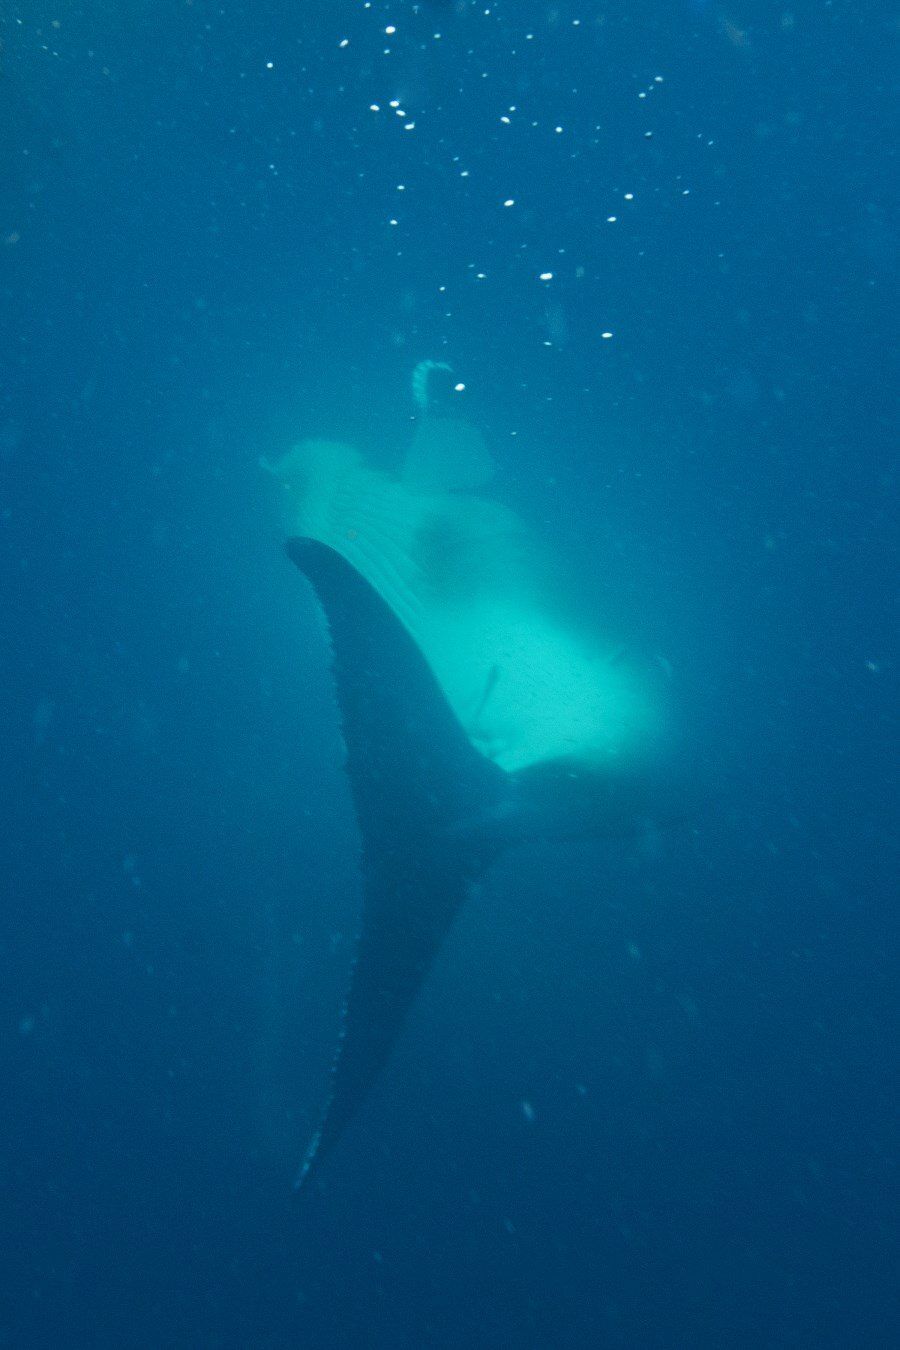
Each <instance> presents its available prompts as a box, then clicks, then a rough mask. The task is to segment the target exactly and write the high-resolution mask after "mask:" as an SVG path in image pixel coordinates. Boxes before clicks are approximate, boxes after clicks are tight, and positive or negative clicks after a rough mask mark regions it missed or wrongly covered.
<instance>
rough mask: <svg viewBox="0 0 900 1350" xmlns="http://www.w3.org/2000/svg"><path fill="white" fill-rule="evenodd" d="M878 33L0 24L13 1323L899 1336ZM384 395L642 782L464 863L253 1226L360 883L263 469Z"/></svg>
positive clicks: (358, 10)
mask: <svg viewBox="0 0 900 1350" xmlns="http://www.w3.org/2000/svg"><path fill="white" fill-rule="evenodd" d="M898 32H900V28H898V17H897V10H896V7H894V6H892V5H889V4H888V3H886V0H872V3H870V4H864V5H860V4H858V3H852V2H851V0H796V3H789V0H779V2H778V3H765V2H764V0H721V3H719V0H708V3H701V0H665V2H664V0H631V3H629V4H627V5H621V4H614V3H612V0H553V3H548V2H547V0H543V2H541V0H478V3H471V0H443V2H442V3H439V2H438V0H418V3H415V2H413V0H302V3H301V2H300V0H293V2H292V3H288V0H254V2H253V3H250V2H249V0H245V3H242V4H232V3H229V0H218V2H217V3H215V2H212V0H210V2H207V0H78V3H75V0H59V2H58V3H57V0H28V2H27V3H26V2H25V0H3V3H2V5H0V268H2V272H0V335H2V341H0V549H2V563H3V565H2V568H0V689H2V701H0V717H2V725H0V782H2V785H3V792H2V797H0V888H2V904H0V1056H2V1086H3V1109H2V1112H0V1233H2V1243H0V1245H2V1252H0V1346H9V1347H12V1348H13V1350H45V1348H46V1347H62V1348H68V1347H78V1348H80V1347H86V1348H87V1347H89V1348H90V1350H118V1348H120V1347H129V1350H130V1348H132V1347H134V1350H159V1348H161V1347H174V1348H178V1350H180V1348H181V1347H184V1350H197V1348H198V1347H203V1348H204V1350H207V1348H209V1350H241V1348H243V1347H248V1348H252V1350H289V1348H292V1347H310V1348H311V1350H338V1348H340V1347H357V1346H359V1347H373V1348H375V1350H382V1348H383V1350H388V1348H389V1350H423V1348H428V1347H434V1348H435V1350H469V1348H471V1350H493V1348H494V1347H502V1346H507V1345H515V1346H523V1347H536V1348H538V1347H540V1350H546V1348H555V1347H560V1348H561V1350H578V1348H580V1347H589V1346H590V1347H593V1346H598V1347H607V1346H608V1347H610V1348H611V1350H612V1348H615V1350H651V1348H652V1350H687V1348H688V1347H690V1350H722V1348H723V1347H740V1348H741V1350H743V1348H744V1347H747V1348H748V1350H749V1348H755V1347H761V1348H762V1347H766V1350H780V1348H781V1347H790V1348H791V1350H801V1348H803V1350H806V1348H807V1347H808V1348H809V1350H813V1348H815V1350H846V1348H847V1347H860V1348H862V1347H872V1348H873V1350H880V1348H881V1347H885V1348H886V1347H888V1346H891V1345H893V1344H896V1343H897V1341H898V1336H900V1309H898V1306H897V1303H898V1301H897V1292H896V1291H897V1285H898V1281H897V1270H898V1255H900V1252H898V1245H900V1244H898V1243H897V1214H898V1210H897V1198H898V1197H897V1144H898V1140H897V1133H896V1118H897V1095H898V1081H897V1043H898V1038H897V1031H898V1022H897V1015H896V1014H897V1002H898V1000H897V988H898V974H897V970H898V967H897V919H896V915H897V893H898V882H897V877H898V849H897V833H896V829H897V818H898V795H897V773H896V771H897V764H898V762H900V755H898V748H900V747H898V739H897V710H898V706H900V699H898V687H897V686H898V682H897V617H898V616H897V606H896V585H897V576H898V566H897V564H898V549H897V542H898V519H897V495H896V488H897V483H896V449H897V442H898V437H897V417H896V414H897V399H896V392H897V389H898V387H900V381H898V370H897V364H896V351H897V321H896V315H897V307H898V306H897V302H898V295H897V266H896V264H897V254H898V235H897V215H896V205H897V202H896V158H895V155H896V151H895V146H896V141H897V118H896V111H897V109H896V85H895V83H894V81H895V77H896V65H897V40H898ZM422 361H434V362H439V363H446V364H447V365H448V366H450V367H451V370H452V377H453V383H452V384H448V385H447V387H446V390H445V393H444V397H445V399H446V400H447V402H448V403H449V404H450V405H451V411H452V414H453V416H459V417H460V418H463V419H464V420H465V422H466V423H467V424H468V425H470V426H472V427H475V428H477V429H478V435H479V437H481V438H483V444H484V445H485V446H486V447H487V448H488V450H489V453H490V458H491V460H492V462H493V466H494V469H493V478H492V479H491V482H490V485H489V488H488V489H485V491H486V492H487V494H488V495H489V496H490V498H491V500H492V501H494V502H496V503H497V509H498V510H499V509H500V508H502V509H503V510H504V511H509V512H512V513H514V515H515V518H516V519H517V520H521V521H523V522H524V523H525V526H526V527H527V531H528V537H529V538H533V539H534V540H535V541H538V542H536V544H535V548H538V547H539V548H540V549H541V550H542V553H543V551H546V554H547V556H548V557H552V559H553V568H554V578H556V575H557V573H558V576H559V578H564V581H560V583H559V584H560V589H561V590H564V591H565V594H566V604H567V606H568V607H569V612H570V613H571V614H572V615H573V616H577V621H578V623H579V624H583V625H587V626H591V625H594V626H596V627H597V628H598V629H599V630H601V631H602V632H604V633H606V632H608V633H609V634H611V635H612V639H614V640H615V641H616V642H617V641H618V640H619V638H620V637H621V639H622V640H623V641H627V643H628V644H629V650H630V651H631V650H633V651H636V652H638V653H640V654H641V659H642V660H644V661H645V663H646V665H647V666H648V668H652V670H653V671H654V672H655V676H656V679H657V681H658V683H659V684H660V687H661V688H662V690H663V694H662V696H661V697H662V700H663V702H664V704H665V718H666V719H668V722H667V726H668V728H669V730H668V731H667V732H666V737H667V753H668V754H669V755H676V756H678V757H680V760H681V764H682V768H683V771H684V772H683V774H682V782H683V795H682V799H681V800H680V802H679V804H678V809H677V810H675V811H673V812H671V813H666V814H665V816H664V818H661V819H655V818H648V819H647V820H646V821H644V822H643V823H642V826H641V828H640V829H639V830H637V831H634V832H630V833H629V834H628V835H627V837H621V838H619V837H614V838H611V839H586V838H577V839H572V840H568V841H565V840H564V841H560V840H556V841H550V840H546V839H534V840H531V841H528V840H524V841H523V842H521V843H520V844H519V845H517V846H516V847H515V848H511V849H509V850H508V851H507V852H505V853H504V854H503V856H502V858H500V859H499V860H498V861H497V863H496V865H495V866H494V867H493V868H492V869H490V871H489V872H488V873H487V875H486V876H485V877H484V878H483V879H482V881H481V883H480V885H479V887H478V891H477V894H476V895H474V896H473V897H472V898H471V899H470V900H469V901H468V902H467V903H466V905H465V906H464V907H463V908H462V910H461V911H460V913H459V915H458V916H457V920H456V922H455V924H454V926H453V928H452V931H451V932H450V934H449V937H448V939H447V941H446V942H445V943H444V945H443V948H442V949H441V951H440V953H439V955H438V957H437V959H436V961H435V962H434V964H433V966H432V968H431V970H430V971H429V974H428V977H427V979H426V980H425V982H424V985H423V988H422V990H421V992H420V995H419V997H418V999H417V1000H416V1002H415V1003H414V1005H413V1007H412V1009H411V1011H410V1014H409V1016H408V1018H407V1020H406V1023H405V1028H404V1030H403V1033H402V1035H401V1037H400V1039H399V1041H398V1043H397V1045H396V1047H395V1050H394V1053H393V1055H392V1057H391V1059H390V1062H389V1063H388V1065H387V1067H386V1069H385V1071H384V1073H383V1074H382V1075H381V1077H380V1080H379V1081H378V1083H377V1084H376V1086H375V1088H374V1090H373V1091H372V1093H371V1095H370V1096H369V1098H368V1100H367V1101H366V1102H365V1103H364V1105H363V1106H362V1108H361V1109H360V1110H359V1112H358V1114H357V1115H356V1118H355V1119H354V1120H353V1121H352V1122H351V1123H350V1125H349V1126H348V1128H347V1129H346V1131H345V1133H344V1135H343V1137H342V1138H340V1139H339V1140H338V1142H337V1143H336V1144H335V1146H334V1147H333V1149H331V1150H330V1151H329V1153H328V1156H327V1157H326V1158H325V1159H324V1160H323V1161H322V1163H321V1166H320V1167H319V1169H318V1170H317V1172H316V1174H315V1175H314V1176H312V1177H311V1178H310V1180H309V1182H308V1183H307V1184H306V1185H304V1186H303V1188H302V1189H300V1190H299V1191H295V1190H294V1189H293V1181H294V1178H295V1176H296V1174H297V1169H298V1166H299V1165H300V1163H301V1161H302V1159H303V1157H304V1154H305V1151H306V1149H307V1146H308V1145H309V1142H310V1138H311V1136H312V1134H313V1132H314V1131H315V1129H316V1127H317V1124H318V1122H319V1120H320V1118H321V1111H322V1106H323V1102H324V1100H325V1097H326V1091H327V1080H328V1073H329V1066H330V1064H331V1060H332V1055H333V1051H334V1047H335V1045H336V1043H337V1040H338V1035H339V1025H340V1012H341V1004H342V1000H343V998H344V995H345V991H346V988H347V984H348V980H349V978H350V972H351V967H352V963H353V959H354V941H355V934H356V932H357V928H358V924H359V913H360V904H361V884H362V883H361V859H360V841H359V833H358V828H357V822H356V819H355V816H354V810H353V805H352V802H351V797H350V791H349V787H348V781H347V774H346V772H345V764H344V748H343V744H342V728H341V722H340V718H339V712H338V707H337V702H336V697H335V690H334V687H333V682H332V675H331V669H330V665H329V642H328V633H327V631H326V627H325V624H324V622H323V617H322V614H321V612H320V609H319V607H318V605H317V602H316V600H315V597H314V596H313V594H312V591H311V589H310V587H309V586H308V584H307V583H306V581H305V580H304V578H303V577H302V576H301V575H300V574H299V573H298V572H297V570H296V569H295V568H294V567H292V565H291V563H290V562H289V560H288V559H287V557H286V556H285V550H284V534H285V520H284V504H283V501H282V497H281V487H280V485H279V482H278V481H277V480H276V478H275V476H273V474H272V473H267V472H265V471H263V469H262V468H261V462H264V463H265V464H268V465H272V464H276V463H278V462H279V461H280V460H281V459H282V457H283V456H285V455H286V454H288V453H289V452H290V451H291V447H293V446H296V445H298V444H300V443H302V442H306V441H312V442H324V443H342V444H344V445H347V446H351V447H354V452H356V451H358V453H359V455H361V456H363V457H364V459H365V461H366V463H369V462H372V463H376V464H378V465H379V466H381V468H382V469H383V470H384V471H385V472H394V471H395V470H396V468H397V465H398V464H399V462H400V458H401V457H402V455H403V452H404V450H405V448H406V447H407V446H408V444H409V443H410V439H411V437H412V436H413V434H414V429H415V427H416V425H417V418H418V417H419V414H420V412H421V406H420V404H418V403H417V400H416V396H415V391H414V389H413V386H412V377H413V372H414V370H415V369H416V367H417V366H419V363H420V362H422ZM454 385H456V386H459V387H454ZM442 411H445V410H442ZM481 443H482V442H481V441H479V442H478V444H479V445H480V444H481ZM553 584H554V585H556V584H557V582H556V580H555V579H554V583H553ZM612 639H611V640H612ZM611 650H613V651H615V650H617V649H616V648H611ZM456 651H457V649H456V647H454V652H456ZM445 655H446V653H445ZM493 670H494V667H493V666H491V667H490V668H489V671H488V678H487V685H486V691H485V696H484V700H483V702H486V701H487V697H488V693H489V692H490V691H491V689H492V684H493ZM498 688H499V686H498ZM558 692H559V690H557V693H558ZM460 697H462V696H460ZM556 701H557V702H558V703H559V702H562V703H567V702H568V700H567V699H564V698H558V699H557V700H556ZM534 706H538V707H542V706H543V704H541V703H540V701H538V704H537V705H535V704H534V703H532V705H531V707H532V709H533V708H534ZM481 711H482V709H481V705H479V707H478V708H477V709H476V712H475V714H473V716H475V717H477V716H478V715H480V712H481ZM673 747H674V749H673ZM403 847H404V843H403V840H399V841H398V848H399V849H401V850H402V848H403Z"/></svg>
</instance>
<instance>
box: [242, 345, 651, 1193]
mask: <svg viewBox="0 0 900 1350" xmlns="http://www.w3.org/2000/svg"><path fill="white" fill-rule="evenodd" d="M424 365H425V363H423V366H421V367H419V368H417V373H416V378H415V380H414V391H415V396H416V400H417V402H418V403H419V405H420V421H419V424H418V428H417V431H416V434H415V436H414V438H413V443H412V445H411V446H410V448H409V450H408V452H407V454H406V457H405V460H404V463H403V466H402V468H401V470H400V472H399V473H392V472H389V471H387V470H384V469H381V468H377V467H373V466H372V465H371V464H370V463H368V462H367V461H366V460H365V459H364V457H363V456H362V455H361V454H359V452H357V451H356V450H354V449H353V448H352V447H348V446H344V445H339V444H335V443H331V442H320V441H308V442H304V443H303V444H301V445H299V446H296V447H294V449H293V450H291V451H289V452H288V453H287V455H285V456H284V457H283V459H281V460H280V461H279V462H277V463H275V464H269V463H265V467H266V468H267V469H269V470H270V471H271V472H273V473H274V474H275V476H276V478H277V479H278V480H279V482H280V484H281V487H282V488H283V490H284V494H285V502H286V509H285V515H286V521H287V525H288V533H289V538H288V542H287V545H286V547H287V553H288V556H289V558H290V559H291V560H292V561H293V562H294V563H295V564H296V566H297V567H298V568H299V570H300V571H301V572H302V573H303V575H304V576H305V577H306V578H307V580H308V582H309V583H310V584H311V586H312V588H313V590H314V592H315V594H316V596H317V598H318V601H319V603H320V605H321V608H322V610H323V611H324V614H325V618H326V620H327V626H328V629H329V632H330V640H331V656H332V672H333V679H334V686H335V691H336V695H337V703H338V709H339V713H340V718H341V723H342V733H343V740H344V746H345V756H346V758H345V767H346V774H347V778H348V780H349V786H350V790H351V796H352V801H353V806H354V810H355V814H356V818H357V823H358V827H359V834H360V839H361V870H362V878H363V896H362V913H361V922H360V930H359V934H358V939H357V944H356V949H355V957H354V962H353V968H352V974H351V979H350V987H349V990H348V993H347V997H346V1002H345V1005H344V1009H343V1014H342V1024H341V1032H340V1038H339V1044H338V1048H337V1052H336V1054H335V1058H334V1062H333V1067H332V1072H331V1078H330V1083H329V1089H328V1096H327V1101H326V1104H325V1107H324V1110H323V1113H322V1116H321V1120H320V1124H319V1127H318V1129H317V1130H316V1131H315V1134H314V1136H313V1138H312V1140H311V1141H310V1143H309V1146H308V1148H307V1150H306V1154H305V1157H304V1159H303V1163H302V1165H301V1168H300V1170H299V1173H298V1177H297V1182H296V1184H297V1186H300V1185H301V1184H302V1183H303V1182H304V1180H305V1179H306V1178H308V1177H309V1176H310V1175H311V1173H312V1172H313V1170H314V1169H318V1167H319V1166H320V1164H321V1163H322V1161H323V1160H324V1158H325V1157H326V1156H327V1154H328V1153H329V1152H330V1150H331V1149H332V1148H333V1146H334V1145H335V1144H336V1142H337V1141H338V1140H339V1139H340V1137H341V1136H342V1134H343V1133H344V1131H345V1129H346V1127H347V1126H348V1125H349V1123H350V1122H351V1121H352V1119H353V1118H354V1116H355V1115H356V1114H357V1112H358V1111H359V1109H360V1107H361V1105H362V1103H363V1102H364V1101H365V1099H366V1097H367V1095H368V1093H369V1091H370V1089H371V1088H372V1086H373V1084H374V1083H375V1081H376V1079H377V1078H378V1076H379V1074H380V1072H381V1071H382V1069H383V1068H384V1066H385V1064H386V1063H387V1061H388V1059H389V1057H390V1055H391V1052H392V1049H393V1047H394V1044H395V1042H396V1040H397V1038H398V1036H399V1034H400V1031H401V1028H402V1026H403V1023H404V1020H405V1018H406V1015H407V1013H408V1011H409V1009H410V1007H411V1005H412V1004H413V1002H414V1000H415V998H416V995H417V992H418V990H419V988H420V987H421V985H422V982H423V980H424V979H425V976H426V974H427V972H428V969H429V967H430V965H431V963H432V961H433V959H434V957H435V955H436V953H437V951H438V949H439V948H440V946H441V944H442V942H443V940H444V938H445V937H446V935H447V932H448V930H449V928H450V926H451V924H452V922H453V919H454V916H455V914H456V913H457V911H458V909H459V908H460V906H461V904H462V903H463V901H464V900H465V898H466V896H467V894H468V893H469V892H470V891H471V890H472V888H473V886H474V885H475V883H477V881H478V880H479V879H480V878H481V877H482V876H483V875H484V873H485V872H486V871H487V870H488V869H489V868H490V866H491V864H492V863H493V862H494V861H495V860H496V859H497V857H498V856H499V855H500V854H501V853H502V852H503V851H504V850H505V849H507V848H509V847H511V846H513V845H515V844H516V843H519V842H523V841H528V840H534V839H550V840H565V839H576V838H584V837H591V836H598V837H599V836H622V835H627V834H629V833H632V832H634V831H636V830H638V829H639V828H640V825H641V822H642V821H643V820H644V819H645V818H647V817H648V816H649V814H650V812H651V811H653V810H654V809H655V807H656V805H657V802H656V780H655V775H654V773H653V770H652V768H651V765H652V763H653V760H654V758H656V757H658V756H656V753H655V752H656V750H657V749H658V742H659V725H658V723H659V719H658V709H657V708H656V707H655V706H654V700H653V697H652V694H651V692H650V689H649V687H648V686H647V685H646V683H644V684H642V681H641V679H640V676H639V674H638V673H637V672H636V670H634V669H632V668H631V667H630V666H629V663H628V662H627V660H624V659H623V650H622V646H621V644H607V645H606V646H604V645H603V644H602V643H601V644H596V645H594V646H592V645H591V644H590V643H588V642H587V641H586V640H585V639H584V638H582V636H581V635H573V634H572V633H571V632H569V631H568V630H567V628H566V626H565V625H564V624H563V622H562V621H561V620H560V619H559V618H558V617H557V616H555V615H554V612H553V607H552V605H551V604H550V602H549V599H548V595H547V594H545V592H544V591H543V590H542V587H541V582H540V577H539V575H538V573H539V571H540V568H539V567H538V566H536V565H535V550H534V547H533V545H532V543H531V541H530V540H529V538H528V533H527V531H526V530H525V528H524V526H523V525H522V523H521V522H520V521H519V520H518V518H517V517H516V516H515V515H514V514H513V513H511V512H509V511H508V510H506V509H505V508H504V507H502V506H500V505H499V504H497V503H496V502H494V501H493V500H491V499H490V497H489V496H487V495H486V494H485V492H484V488H485V485H486V483H487V481H488V480H489V479H490V476H491V473H492V464H491V460H490V456H489V454H488V452H487V449H486V446H485V444H484V441H483V438H482V437H481V436H480V434H479V433H477V432H476V431H475V429H474V428H472V427H471V426H469V425H468V424H467V423H465V422H461V421H458V420H456V419H454V418H452V417H449V416H442V417H436V416H434V415H432V414H431V412H430V411H429V408H428V406H427V402H428V400H427V397H426V396H425V394H424V393H423V390H424V389H427V384H428V381H429V379H430V378H431V376H430V371H429V369H424ZM427 365H428V367H429V368H430V370H433V371H438V372H446V370H447V368H446V367H445V366H443V365H438V364H437V363H427Z"/></svg>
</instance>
